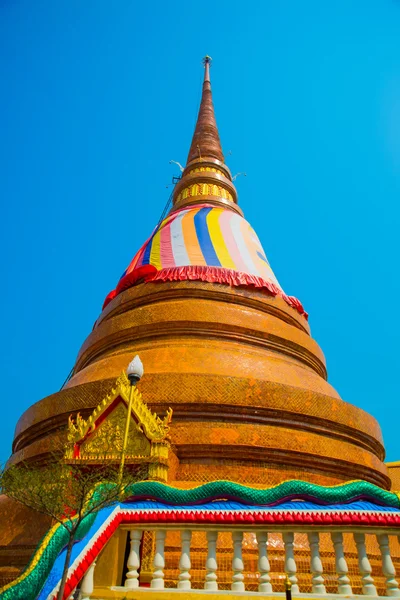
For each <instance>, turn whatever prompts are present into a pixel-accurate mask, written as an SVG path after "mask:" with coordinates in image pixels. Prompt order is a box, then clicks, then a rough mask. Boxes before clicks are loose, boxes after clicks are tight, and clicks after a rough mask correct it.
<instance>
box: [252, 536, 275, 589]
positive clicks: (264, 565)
mask: <svg viewBox="0 0 400 600" xmlns="http://www.w3.org/2000/svg"><path fill="white" fill-rule="evenodd" d="M256 538H257V544H258V570H259V573H260V579H259V584H258V591H259V592H262V593H263V594H269V593H270V592H272V585H271V577H270V575H269V571H270V564H269V560H268V548H267V543H268V533H265V532H261V531H258V532H257V534H256Z"/></svg>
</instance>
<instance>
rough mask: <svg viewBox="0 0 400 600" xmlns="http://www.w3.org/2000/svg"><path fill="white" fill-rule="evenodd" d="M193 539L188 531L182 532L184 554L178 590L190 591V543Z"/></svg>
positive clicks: (180, 564)
mask: <svg viewBox="0 0 400 600" xmlns="http://www.w3.org/2000/svg"><path fill="white" fill-rule="evenodd" d="M191 539H192V532H191V531H189V530H188V529H184V530H183V531H181V542H182V552H181V559H180V561H179V570H180V573H179V577H178V589H180V590H190V588H191V585H190V577H191V575H190V573H189V571H190V567H191V564H190V541H191Z"/></svg>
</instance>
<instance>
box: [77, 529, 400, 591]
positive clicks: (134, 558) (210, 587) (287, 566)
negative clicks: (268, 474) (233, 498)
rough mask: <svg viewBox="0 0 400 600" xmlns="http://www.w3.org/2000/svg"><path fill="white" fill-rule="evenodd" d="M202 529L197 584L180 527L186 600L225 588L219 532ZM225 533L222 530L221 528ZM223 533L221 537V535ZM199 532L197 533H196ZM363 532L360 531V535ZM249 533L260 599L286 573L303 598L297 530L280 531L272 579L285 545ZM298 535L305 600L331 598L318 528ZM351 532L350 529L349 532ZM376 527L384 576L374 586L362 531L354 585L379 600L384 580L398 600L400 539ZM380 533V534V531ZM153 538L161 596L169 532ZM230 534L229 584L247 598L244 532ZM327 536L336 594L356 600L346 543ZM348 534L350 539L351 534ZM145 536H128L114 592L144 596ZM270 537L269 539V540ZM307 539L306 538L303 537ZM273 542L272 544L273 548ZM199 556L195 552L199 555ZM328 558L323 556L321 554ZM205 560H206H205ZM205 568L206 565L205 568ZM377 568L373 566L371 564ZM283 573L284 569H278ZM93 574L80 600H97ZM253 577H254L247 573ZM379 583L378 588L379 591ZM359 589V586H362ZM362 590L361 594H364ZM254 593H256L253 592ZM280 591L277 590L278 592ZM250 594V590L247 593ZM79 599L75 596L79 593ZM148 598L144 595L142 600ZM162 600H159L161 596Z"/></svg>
mask: <svg viewBox="0 0 400 600" xmlns="http://www.w3.org/2000/svg"><path fill="white" fill-rule="evenodd" d="M204 525H205V526H204V530H205V534H206V539H207V557H206V559H205V565H204V566H205V575H204V580H201V581H199V580H198V579H197V578H196V579H195V580H193V577H194V573H196V575H197V576H198V574H199V573H200V570H199V568H198V567H197V568H196V571H195V572H192V573H191V566H192V565H191V552H192V553H193V552H195V551H194V550H193V548H191V541H192V530H190V529H182V528H180V537H181V554H180V560H179V574H178V577H177V583H176V584H175V585H176V587H177V590H179V591H180V592H184V597H185V598H186V595H185V593H186V594H187V597H188V598H189V597H190V593H191V589H192V586H194V587H196V588H199V587H203V588H204V590H205V591H206V592H211V593H212V592H218V590H219V588H220V587H221V585H219V583H218V580H219V573H218V561H217V542H218V535H219V533H218V531H216V530H215V529H211V528H210V529H208V525H207V524H204ZM221 529H222V527H221ZM221 529H220V532H221ZM173 530H174V531H176V530H177V527H176V525H175V527H173ZM196 530H197V528H196ZM360 530H361V531H360ZM246 531H249V532H252V533H253V534H254V537H255V538H256V540H257V545H258V562H257V567H253V570H252V573H251V581H252V586H254V584H255V583H256V582H257V584H258V587H257V592H258V594H259V595H260V597H263V596H266V595H270V594H273V592H274V590H273V585H272V582H273V581H274V579H275V577H276V578H277V579H278V578H279V579H282V576H283V575H284V574H286V576H287V578H288V580H289V581H290V583H291V592H292V597H293V599H294V600H295V599H296V598H298V594H299V585H298V573H297V565H296V560H295V551H294V542H295V534H294V532H293V531H287V530H284V531H283V532H282V534H281V535H282V539H283V544H284V553H285V555H284V567H283V570H282V571H278V572H277V573H274V574H273V575H272V574H271V565H272V569H273V565H274V564H277V562H275V561H276V559H277V558H278V559H279V560H278V563H279V564H280V565H282V563H281V557H282V546H281V542H280V538H279V537H278V536H277V532H276V530H274V532H273V533H271V532H266V531H263V530H260V529H259V528H258V527H251V526H250V527H249V529H248V530H247V528H246ZM298 531H299V532H301V533H302V534H304V533H307V539H308V544H309V552H308V556H309V565H310V566H309V573H308V579H307V574H306V573H305V572H304V570H303V567H304V562H303V561H302V563H301V565H302V570H301V581H304V584H305V585H307V586H309V585H310V584H311V586H310V588H311V589H310V588H309V589H310V592H311V593H303V594H302V596H303V597H308V596H310V598H311V597H316V596H318V597H324V596H325V597H328V596H327V590H326V585H327V584H326V581H329V579H330V578H329V579H328V577H327V576H325V577H324V565H323V563H324V559H323V558H321V548H320V547H321V542H320V535H321V534H320V532H318V531H316V530H315V529H313V530H312V531H310V530H308V532H307V530H306V531H305V532H304V530H301V529H300V528H299V529H298ZM347 531H348V530H347ZM376 531H377V530H376V528H375V529H374V534H369V535H370V536H372V535H374V537H375V536H376V538H377V540H378V543H379V548H380V554H381V557H380V558H381V564H382V573H383V576H384V578H383V576H382V575H380V576H379V577H378V576H377V575H376V576H375V581H374V578H373V576H372V572H373V569H372V566H371V562H370V560H372V558H373V559H374V561H376V560H377V559H378V556H377V555H376V551H375V554H374V555H370V556H368V553H367V543H366V535H367V534H368V528H366V527H365V528H363V529H361V528H359V529H358V531H356V532H354V531H353V533H352V535H353V538H354V542H355V544H356V547H357V559H358V572H359V578H356V577H355V580H357V593H358V594H362V596H363V597H367V596H368V597H370V598H372V597H374V598H377V597H378V588H379V589H380V587H382V583H383V581H385V587H386V596H392V597H400V586H399V583H398V582H397V580H396V570H395V567H394V564H393V560H392V557H391V552H390V544H389V539H390V538H389V533H392V536H393V538H394V539H395V540H396V543H397V540H398V541H399V543H400V535H399V536H397V534H396V535H395V534H394V532H393V530H389V529H387V530H386V531H389V533H381V534H376ZM378 531H379V530H378ZM154 533H155V550H154V560H153V567H154V568H153V575H152V580H151V588H153V589H154V590H159V591H160V592H162V591H163V590H164V587H165V585H164V577H165V574H164V569H165V556H164V554H165V539H166V534H167V532H166V530H165V529H156V528H155V530H154ZM231 535H232V546H231V547H230V548H229V547H224V548H223V550H222V549H221V551H223V552H229V551H231V552H232V571H233V574H232V580H231V584H230V587H231V591H232V592H235V593H242V594H245V593H246V588H245V583H244V582H245V574H247V572H246V571H245V568H244V562H243V535H244V532H243V531H241V530H239V529H235V530H233V531H232V530H231ZM323 535H324V536H329V535H330V536H331V539H332V542H333V546H334V550H335V570H336V576H337V590H336V594H337V595H338V597H339V596H340V597H343V596H346V597H351V598H355V597H357V596H356V595H355V594H353V591H352V586H351V581H350V579H349V568H348V565H347V561H346V557H345V549H344V544H343V540H344V537H343V533H342V532H340V531H334V532H332V533H331V534H329V533H326V529H325V532H324V533H323ZM347 535H350V534H347ZM142 536H143V529H139V528H136V529H133V530H131V531H130V552H129V556H128V560H127V574H126V579H125V584H124V587H120V588H115V589H119V590H121V591H122V590H124V589H125V590H126V591H128V590H136V591H140V590H141V588H140V587H139V570H140V566H141V564H140V562H141V556H140V545H141V541H142ZM269 536H270V537H269ZM303 539H304V538H303ZM269 540H271V541H272V542H273V546H271V541H269ZM275 542H276V543H277V545H276V546H275ZM247 546H248V545H247V544H246V550H245V552H246V553H247V552H249V556H250V555H251V556H252V559H251V560H252V562H251V564H252V565H253V564H254V562H253V560H254V558H255V551H256V549H255V547H254V545H253V544H251V545H250V547H249V548H248V547H247ZM271 547H272V548H273V550H271ZM304 550H305V548H303V551H304ZM201 552H204V550H203V549H201ZM196 553H197V550H196ZM271 553H273V554H272V556H273V558H274V561H273V562H271V563H270V559H271V556H269V554H270V555H271ZM202 556H204V554H202ZM323 556H324V555H323ZM351 556H352V558H351V560H352V561H354V558H355V555H354V554H352V555H351ZM396 559H397V560H398V554H396ZM197 560H198V558H197V556H196V563H197ZM203 560H204V559H203ZM328 560H329V563H327V565H325V570H326V571H327V572H328V573H329V572H331V571H330V569H331V566H332V559H331V558H329V559H328ZM203 564H204V563H203ZM351 564H352V566H353V564H354V563H353V562H352V563H351ZM373 564H375V562H374V563H373ZM176 567H177V565H176V562H175V561H174V562H172V560H171V563H170V564H168V567H167V568H168V571H167V573H168V575H167V576H168V586H169V585H170V584H171V581H170V577H171V575H172V573H170V570H172V571H175V569H176ZM280 568H281V569H282V566H281V567H280ZM94 569H95V562H93V564H92V565H91V566H90V567H89V569H88V570H87V572H86V574H85V576H84V577H83V579H82V582H81V587H80V592H79V599H80V600H89V599H90V598H91V597H93V595H94ZM255 570H256V571H258V574H257V573H255V572H254V571H255ZM249 575H250V574H249ZM172 577H176V575H175V573H174V574H173V575H172ZM378 582H379V586H378ZM360 584H361V586H360ZM360 588H361V589H360ZM253 590H254V588H253ZM275 591H276V590H275ZM248 593H250V590H249V592H248ZM252 593H253V594H254V591H252ZM75 595H76V594H75ZM73 596H74V594H70V598H69V600H73ZM329 597H332V594H331V590H329ZM143 598H144V596H143ZM160 598H161V595H160Z"/></svg>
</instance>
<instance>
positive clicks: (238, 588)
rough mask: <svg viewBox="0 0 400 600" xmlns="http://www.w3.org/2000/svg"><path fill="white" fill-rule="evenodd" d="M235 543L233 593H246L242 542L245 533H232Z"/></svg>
mask: <svg viewBox="0 0 400 600" xmlns="http://www.w3.org/2000/svg"><path fill="white" fill-rule="evenodd" d="M232 541H233V560H232V570H233V576H232V585H231V590H232V591H233V592H244V591H245V588H244V583H243V580H244V575H243V571H244V564H243V559H242V541H243V533H242V532H241V531H234V532H233V533H232Z"/></svg>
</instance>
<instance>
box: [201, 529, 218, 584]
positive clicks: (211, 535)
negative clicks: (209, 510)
mask: <svg viewBox="0 0 400 600" xmlns="http://www.w3.org/2000/svg"><path fill="white" fill-rule="evenodd" d="M217 539H218V531H207V560H206V579H205V582H204V589H205V590H209V591H213V592H216V591H217V590H218V583H217V569H218V564H217Z"/></svg>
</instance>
